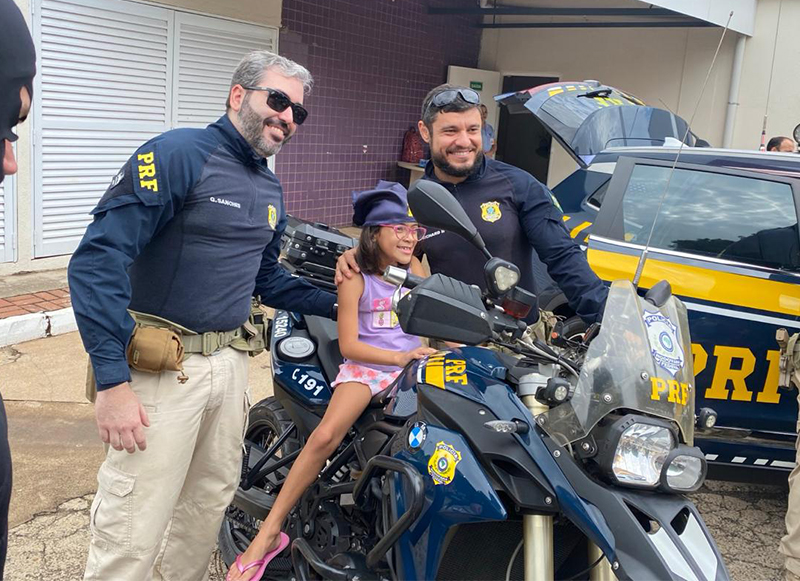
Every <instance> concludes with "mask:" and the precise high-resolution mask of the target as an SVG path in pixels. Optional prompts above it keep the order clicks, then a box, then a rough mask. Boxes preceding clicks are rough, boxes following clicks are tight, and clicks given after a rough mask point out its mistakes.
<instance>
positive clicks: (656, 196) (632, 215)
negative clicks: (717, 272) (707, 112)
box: [623, 165, 800, 270]
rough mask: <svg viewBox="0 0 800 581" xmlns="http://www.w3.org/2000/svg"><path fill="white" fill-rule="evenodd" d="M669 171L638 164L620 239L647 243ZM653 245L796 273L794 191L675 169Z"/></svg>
mask: <svg viewBox="0 0 800 581" xmlns="http://www.w3.org/2000/svg"><path fill="white" fill-rule="evenodd" d="M669 174H670V168H668V167H661V166H647V165H637V166H635V167H634V169H633V172H632V174H631V178H630V181H629V182H628V187H627V189H626V191H625V197H624V199H623V218H624V228H625V232H624V235H625V240H626V241H628V242H632V243H634V244H642V245H643V244H646V243H647V237H648V235H649V233H650V228H651V226H652V224H653V219H654V217H655V214H656V210H657V208H658V204H659V200H660V198H661V196H662V194H663V193H664V188H665V187H666V185H667V181H668V179H669ZM651 246H653V247H655V248H664V249H669V250H679V251H682V252H689V253H693V254H701V255H704V256H715V257H719V258H724V259H727V260H734V261H737V262H745V263H749V264H757V265H762V266H769V267H773V268H787V269H792V270H798V269H800V233H798V225H797V213H796V211H795V206H794V199H793V196H792V188H791V187H790V186H789V185H788V184H785V183H779V182H773V181H768V180H759V179H755V178H747V177H741V176H732V175H724V174H717V173H711V172H705V171H695V170H688V169H676V170H675V173H674V175H673V176H672V179H671V180H669V191H668V192H667V195H666V197H665V199H664V204H663V206H662V208H661V212H660V214H659V216H658V219H657V221H656V226H655V229H654V230H653V238H652V241H651Z"/></svg>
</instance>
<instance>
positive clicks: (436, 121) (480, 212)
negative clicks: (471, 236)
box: [336, 84, 608, 324]
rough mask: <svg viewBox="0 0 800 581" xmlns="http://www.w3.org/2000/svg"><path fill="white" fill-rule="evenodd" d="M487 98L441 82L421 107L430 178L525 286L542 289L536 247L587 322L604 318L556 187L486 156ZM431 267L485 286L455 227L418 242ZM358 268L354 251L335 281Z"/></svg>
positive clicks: (478, 263)
mask: <svg viewBox="0 0 800 581" xmlns="http://www.w3.org/2000/svg"><path fill="white" fill-rule="evenodd" d="M479 107H480V96H479V95H478V93H477V92H475V91H473V90H472V89H467V88H466V87H459V86H457V85H448V84H445V85H440V86H438V87H436V88H435V89H433V90H432V91H430V92H429V93H428V95H427V96H426V97H425V100H424V101H423V104H422V119H421V120H420V121H419V131H420V135H422V138H423V139H424V140H425V142H426V143H428V145H429V146H430V150H431V161H430V163H428V165H427V166H426V167H425V175H424V178H423V179H429V180H433V181H435V182H437V183H439V184H442V185H443V186H444V187H445V188H447V190H449V191H450V192H451V193H452V194H453V195H454V196H455V198H456V199H457V200H458V201H459V203H460V204H461V206H462V207H463V208H464V210H465V211H466V213H467V215H468V216H469V217H470V219H471V220H472V222H473V223H474V224H475V226H476V227H477V228H478V232H480V235H481V237H482V238H483V240H484V242H485V243H486V247H487V248H488V250H489V252H491V253H492V255H493V256H498V257H500V258H504V259H506V260H510V261H511V262H513V263H514V264H516V265H517V266H519V268H520V271H521V276H520V282H519V284H520V286H521V287H522V288H526V289H529V290H534V291H535V290H536V282H535V276H534V269H533V262H534V250H535V251H536V253H537V254H538V256H539V258H540V259H541V260H542V261H543V262H544V263H545V264H546V265H547V271H548V273H549V274H550V276H551V277H552V278H553V279H554V280H555V281H556V283H557V284H558V285H559V287H560V288H561V290H562V291H564V294H565V295H566V297H567V300H568V301H569V304H570V307H571V308H572V309H573V310H574V311H575V313H577V314H578V315H579V316H580V317H581V318H582V319H583V320H584V321H585V322H586V323H589V324H591V323H593V322H595V321H598V320H599V319H600V316H601V314H602V309H603V305H604V304H605V300H606V296H607V294H608V291H607V289H606V287H605V286H604V285H603V283H602V282H601V281H600V279H599V278H598V277H597V275H596V274H594V272H593V271H592V270H591V268H590V267H589V264H588V263H587V262H586V258H585V256H584V254H583V253H582V252H581V250H580V248H579V247H578V245H577V244H576V243H575V242H574V241H573V240H572V238H570V236H569V232H568V231H567V229H566V227H565V226H564V222H563V215H562V214H561V212H560V211H559V210H558V208H556V206H555V205H554V204H553V198H552V194H551V193H550V191H549V190H548V189H547V188H546V187H545V186H544V185H543V184H541V183H540V182H539V181H537V180H536V179H535V178H534V177H533V176H531V175H530V174H529V173H527V172H525V171H523V170H521V169H519V168H517V167H514V166H511V165H508V164H506V163H503V162H500V161H496V160H494V159H491V158H488V157H486V156H485V155H484V147H483V144H482V138H481V114H480V109H479ZM417 249H418V250H419V251H420V252H422V253H424V254H425V256H427V258H428V264H429V265H430V269H431V272H433V273H442V274H445V275H447V276H451V277H454V278H457V279H459V280H462V281H464V282H466V283H468V284H475V285H478V286H479V287H481V288H482V289H485V288H486V282H485V280H484V275H483V264H484V262H485V258H484V257H483V255H482V254H481V253H480V252H479V251H478V250H477V249H475V248H474V247H473V246H471V245H469V244H466V243H465V242H464V240H463V239H461V238H460V237H458V236H457V235H455V234H453V233H451V232H445V231H442V230H434V231H433V232H429V233H428V234H427V235H426V236H425V237H424V239H423V240H421V241H420V243H419V244H418V245H417ZM351 269H352V270H356V271H358V265H357V264H356V262H355V257H354V256H353V255H352V253H351V252H349V251H348V252H346V253H345V254H344V255H342V257H340V258H339V261H338V263H337V274H336V278H337V281H338V282H341V280H342V277H343V276H347V277H349V276H351V272H350V270H351Z"/></svg>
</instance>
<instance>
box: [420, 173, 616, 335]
mask: <svg viewBox="0 0 800 581" xmlns="http://www.w3.org/2000/svg"><path fill="white" fill-rule="evenodd" d="M433 169H434V168H433V163H428V165H427V167H426V168H425V176H424V179H429V180H432V181H435V182H437V183H440V184H442V185H443V186H444V187H445V188H447V189H448V190H449V191H450V193H452V194H453V195H454V196H455V198H456V199H457V200H458V202H459V203H460V204H461V206H462V207H463V208H464V210H465V211H466V213H467V215H468V216H469V218H470V219H471V220H472V222H473V223H474V224H475V226H476V227H477V228H478V232H480V235H481V237H482V238H483V241H484V242H485V243H486V247H487V249H488V250H489V252H490V253H491V254H492V256H497V257H499V258H503V259H505V260H509V261H511V262H513V263H514V264H516V265H517V266H518V267H519V269H520V275H521V276H520V281H519V286H521V287H522V288H524V289H526V290H530V291H532V292H536V290H537V289H536V284H535V280H534V273H533V251H534V250H535V251H536V253H537V254H538V255H539V258H540V259H541V260H542V262H544V263H545V264H546V265H547V272H548V273H549V274H550V276H551V277H552V278H553V279H554V280H555V281H556V283H557V284H558V286H559V287H560V288H561V290H562V291H564V294H565V295H566V297H567V300H568V301H569V305H570V307H571V308H572V309H573V310H574V311H575V313H577V314H578V315H579V316H580V317H581V318H582V319H583V320H584V321H586V322H587V323H593V322H595V321H598V320H599V319H600V316H601V314H602V310H603V305H604V304H605V301H606V297H607V296H608V289H607V288H606V287H605V285H604V284H603V283H602V281H601V280H600V279H599V278H598V277H597V275H596V274H595V273H594V272H593V271H592V269H591V268H590V267H589V264H588V262H586V257H585V256H584V254H583V252H581V249H580V247H579V246H578V245H577V244H576V243H575V241H574V240H572V238H570V236H569V232H568V231H567V228H566V226H564V221H563V214H562V213H561V212H560V211H559V210H558V208H556V207H555V205H554V204H553V200H552V194H551V193H550V191H549V190H548V189H547V188H546V187H545V186H544V185H543V184H541V183H540V182H539V181H537V180H536V179H535V178H534V177H533V176H531V175H530V174H529V173H527V172H525V171H522V170H521V169H519V168H517V167H514V166H512V165H508V164H507V163H503V162H500V161H495V160H494V159H491V158H484V162H483V164H482V165H481V167H480V168H479V169H478V170H477V171H476V172H475V173H473V174H471V175H470V176H469V177H467V179H466V180H464V181H463V182H461V183H459V184H451V183H446V182H442V181H440V180H438V179H437V178H436V175H435V174H434V171H433ZM419 248H420V251H421V252H423V253H424V254H426V255H427V256H428V263H429V264H430V267H431V271H432V272H434V273H442V274H444V275H446V276H451V277H453V278H457V279H459V280H461V281H464V282H466V283H468V284H475V285H478V286H479V287H480V288H481V289H483V290H485V289H486V281H485V280H484V275H483V265H484V264H485V263H486V258H485V257H484V256H483V254H481V252H480V251H478V249H476V248H475V247H473V246H472V245H470V244H469V243H468V242H466V241H464V239H463V238H461V237H459V236H457V235H456V234H453V233H452V232H445V231H443V230H435V231H433V232H429V233H428V234H427V235H426V236H425V238H424V239H423V240H422V241H421V243H420V246H419Z"/></svg>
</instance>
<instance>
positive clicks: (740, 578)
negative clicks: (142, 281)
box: [0, 333, 786, 581]
mask: <svg viewBox="0 0 800 581" xmlns="http://www.w3.org/2000/svg"><path fill="white" fill-rule="evenodd" d="M268 363H269V359H268V357H267V356H266V355H262V356H260V357H257V358H254V359H252V360H251V377H252V379H253V381H252V387H253V389H254V391H255V394H254V395H255V397H256V400H257V399H260V398H261V397H265V396H266V394H267V393H269V391H270V390H271V384H270V383H269V367H268ZM85 366H86V356H85V354H83V351H82V349H81V346H80V341H79V339H78V337H77V334H76V333H70V334H67V335H61V336H57V337H51V338H47V339H41V340H38V341H31V342H29V343H23V344H20V345H14V346H11V347H6V348H1V349H0V386H2V391H3V397H4V398H6V400H7V408H8V416H9V437H10V441H11V447H12V454H13V456H14V462H15V464H14V470H15V472H14V496H13V498H12V504H11V515H10V516H11V519H10V521H11V522H10V525H11V527H12V529H11V534H10V539H9V554H8V565H7V568H6V569H7V570H6V579H7V581H22V580H30V581H33V580H37V581H38V580H42V579H58V580H65V581H69V580H73V579H75V580H77V579H80V578H81V575H82V571H83V566H84V560H85V555H86V548H87V546H88V542H89V536H88V518H89V517H88V508H89V504H90V503H91V498H92V494H93V492H94V490H95V486H96V481H95V476H96V472H97V467H98V466H99V464H100V462H101V461H102V457H103V448H102V446H101V445H100V442H99V440H98V439H97V437H96V432H95V427H94V420H93V411H92V408H91V406H89V405H87V404H86V403H84V401H83V390H84V387H83V381H84V377H85V369H86V367H85ZM694 500H695V501H696V502H697V505H698V507H699V508H700V511H701V513H702V514H703V517H704V518H705V520H706V522H707V523H708V524H709V526H710V527H711V529H712V533H713V534H714V536H715V538H716V540H717V543H718V544H719V546H720V549H721V550H722V552H723V554H724V556H725V558H726V563H727V565H728V568H729V570H730V572H731V575H732V578H733V579H735V580H737V581H755V580H769V581H775V580H777V579H778V577H779V573H780V567H781V559H780V557H779V555H778V552H777V546H778V540H779V539H780V536H781V534H782V531H783V513H784V511H785V510H786V489H785V487H784V486H781V485H778V486H752V485H741V484H730V483H719V482H711V483H708V485H707V486H706V487H705V488H704V489H703V490H702V491H701V492H700V493H698V494H696V495H694ZM209 571H210V578H211V580H212V581H218V580H221V579H223V578H224V574H223V570H222V568H221V567H219V566H218V565H217V563H216V562H215V561H212V563H211V564H210V566H209Z"/></svg>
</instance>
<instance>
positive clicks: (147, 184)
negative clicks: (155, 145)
mask: <svg viewBox="0 0 800 581" xmlns="http://www.w3.org/2000/svg"><path fill="white" fill-rule="evenodd" d="M136 159H138V160H139V167H138V168H137V169H138V170H139V187H141V188H147V189H148V190H152V191H154V192H157V191H158V178H156V164H155V156H154V155H153V152H152V151H151V152H149V153H140V154H139V155H137V156H136ZM147 178H151V179H147Z"/></svg>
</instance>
